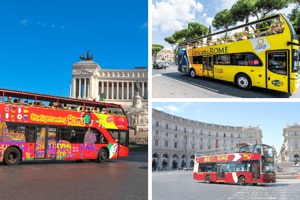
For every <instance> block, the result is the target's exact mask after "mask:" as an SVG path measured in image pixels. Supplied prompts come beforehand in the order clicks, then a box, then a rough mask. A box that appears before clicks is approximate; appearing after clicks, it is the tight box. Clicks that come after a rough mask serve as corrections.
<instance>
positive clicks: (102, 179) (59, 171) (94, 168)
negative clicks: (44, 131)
mask: <svg viewBox="0 0 300 200" xmlns="http://www.w3.org/2000/svg"><path fill="white" fill-rule="evenodd" d="M147 166H148V152H130V153H129V157H128V158H122V159H117V160H108V161H107V162H106V163H95V162H94V161H84V162H74V161H72V162H47V163H45V162H35V163H29V162H26V163H19V164H18V165H16V166H7V165H2V164H1V165H0V194H1V197H0V199H7V200H14V199H18V200H21V199H24V200H30V199H39V200H40V199H43V200H44V199H55V200H56V199H64V200H67V199H72V200H74V199H84V200H85V199H148V169H147Z"/></svg>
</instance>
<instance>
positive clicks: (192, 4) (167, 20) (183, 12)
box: [152, 0, 203, 31]
mask: <svg viewBox="0 0 300 200" xmlns="http://www.w3.org/2000/svg"><path fill="white" fill-rule="evenodd" d="M202 10H203V5H202V4H201V3H199V2H196V1H195V0H185V1H184V2H183V1H182V0H163V1H161V2H156V3H153V4H152V26H153V27H154V28H153V29H157V28H160V29H161V30H162V31H168V30H178V29H182V28H183V25H184V24H186V23H188V22H190V21H192V20H193V19H195V15H196V12H201V11H202Z"/></svg>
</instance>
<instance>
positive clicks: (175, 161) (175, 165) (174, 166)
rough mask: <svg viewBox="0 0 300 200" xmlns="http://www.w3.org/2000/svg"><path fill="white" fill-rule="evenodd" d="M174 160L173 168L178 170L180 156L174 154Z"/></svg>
mask: <svg viewBox="0 0 300 200" xmlns="http://www.w3.org/2000/svg"><path fill="white" fill-rule="evenodd" d="M172 160H173V162H172V168H177V162H178V156H177V155H176V154H174V155H173V156H172Z"/></svg>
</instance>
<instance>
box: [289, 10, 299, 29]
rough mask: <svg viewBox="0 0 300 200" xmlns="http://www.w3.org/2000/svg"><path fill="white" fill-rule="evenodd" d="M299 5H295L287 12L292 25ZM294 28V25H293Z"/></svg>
mask: <svg viewBox="0 0 300 200" xmlns="http://www.w3.org/2000/svg"><path fill="white" fill-rule="evenodd" d="M298 9H299V5H297V6H296V7H295V8H294V9H293V10H292V12H291V13H290V14H288V18H289V20H290V22H291V24H292V25H294V23H295V21H296V18H297V15H298V13H299V10H298ZM294 28H295V27H294Z"/></svg>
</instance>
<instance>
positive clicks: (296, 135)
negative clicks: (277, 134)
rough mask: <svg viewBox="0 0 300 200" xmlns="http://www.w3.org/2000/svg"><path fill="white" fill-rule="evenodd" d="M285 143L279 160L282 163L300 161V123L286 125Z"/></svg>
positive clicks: (284, 131) (284, 130) (284, 132)
mask: <svg viewBox="0 0 300 200" xmlns="http://www.w3.org/2000/svg"><path fill="white" fill-rule="evenodd" d="M283 137H284V143H283V145H282V147H281V150H280V155H279V161H280V162H281V163H282V164H285V163H287V164H288V163H289V164H294V163H299V162H300V145H299V144H300V125H299V124H298V123H294V124H293V125H286V127H285V128H284V129H283Z"/></svg>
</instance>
